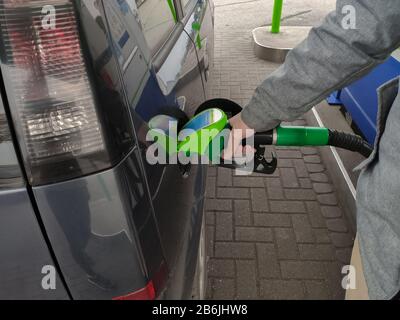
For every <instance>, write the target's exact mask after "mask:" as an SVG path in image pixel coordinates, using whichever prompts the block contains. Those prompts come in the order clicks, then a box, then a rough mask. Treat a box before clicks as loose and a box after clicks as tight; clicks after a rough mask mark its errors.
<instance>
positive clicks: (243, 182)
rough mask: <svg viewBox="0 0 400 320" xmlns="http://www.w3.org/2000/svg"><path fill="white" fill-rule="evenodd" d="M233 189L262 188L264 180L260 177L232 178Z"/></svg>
mask: <svg viewBox="0 0 400 320" xmlns="http://www.w3.org/2000/svg"><path fill="white" fill-rule="evenodd" d="M233 185H234V186H235V187H245V188H264V187H265V186H264V180H263V178H261V177H233Z"/></svg>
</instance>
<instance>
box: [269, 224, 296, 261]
mask: <svg viewBox="0 0 400 320" xmlns="http://www.w3.org/2000/svg"><path fill="white" fill-rule="evenodd" d="M275 241H276V245H277V248H278V257H279V259H298V258H299V250H298V248H297V242H296V237H295V235H294V231H293V229H289V228H276V229H275Z"/></svg>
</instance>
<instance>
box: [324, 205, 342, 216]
mask: <svg viewBox="0 0 400 320" xmlns="http://www.w3.org/2000/svg"><path fill="white" fill-rule="evenodd" d="M321 213H322V215H323V216H324V217H325V218H328V219H332V218H340V217H341V216H342V210H340V208H339V207H332V206H322V207H321Z"/></svg>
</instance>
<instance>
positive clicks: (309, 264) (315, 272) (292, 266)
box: [280, 261, 326, 280]
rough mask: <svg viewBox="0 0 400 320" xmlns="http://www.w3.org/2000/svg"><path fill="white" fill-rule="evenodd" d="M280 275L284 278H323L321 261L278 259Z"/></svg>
mask: <svg viewBox="0 0 400 320" xmlns="http://www.w3.org/2000/svg"><path fill="white" fill-rule="evenodd" d="M280 265H281V272H282V277H283V278H286V279H322V280H323V279H325V277H326V271H325V264H324V263H323V262H316V261H280Z"/></svg>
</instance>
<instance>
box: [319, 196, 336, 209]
mask: <svg viewBox="0 0 400 320" xmlns="http://www.w3.org/2000/svg"><path fill="white" fill-rule="evenodd" d="M317 199H318V202H319V203H320V204H322V205H328V206H336V205H337V204H338V200H337V198H336V195H335V194H334V193H330V194H321V195H318V196H317Z"/></svg>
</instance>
